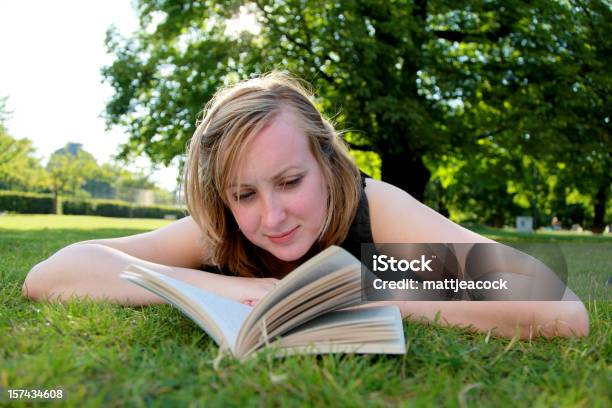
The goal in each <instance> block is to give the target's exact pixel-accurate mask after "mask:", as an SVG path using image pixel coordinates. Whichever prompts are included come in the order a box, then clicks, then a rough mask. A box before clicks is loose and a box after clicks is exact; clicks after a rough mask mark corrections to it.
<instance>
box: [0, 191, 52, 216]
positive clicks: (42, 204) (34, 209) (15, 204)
mask: <svg viewBox="0 0 612 408" xmlns="http://www.w3.org/2000/svg"><path fill="white" fill-rule="evenodd" d="M2 211H11V212H18V213H22V214H51V213H53V197H51V196H50V195H48V194H36V193H24V192H17V191H3V190H0V212H2Z"/></svg>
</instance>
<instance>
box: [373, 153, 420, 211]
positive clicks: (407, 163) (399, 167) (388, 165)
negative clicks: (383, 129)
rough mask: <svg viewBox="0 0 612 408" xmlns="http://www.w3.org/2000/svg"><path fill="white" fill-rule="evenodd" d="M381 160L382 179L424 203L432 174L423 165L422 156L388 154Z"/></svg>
mask: <svg viewBox="0 0 612 408" xmlns="http://www.w3.org/2000/svg"><path fill="white" fill-rule="evenodd" d="M381 159H382V166H381V175H382V179H383V180H384V181H386V182H387V183H390V184H393V185H394V186H396V187H399V188H401V189H402V190H404V191H406V192H407V193H409V194H410V195H412V196H413V197H414V198H416V199H417V200H419V201H421V202H422V201H423V198H424V195H425V186H426V185H427V182H428V181H429V176H430V173H429V170H427V167H425V164H423V160H422V159H421V156H420V155H414V154H410V153H403V154H390V153H386V154H383V155H382V156H381Z"/></svg>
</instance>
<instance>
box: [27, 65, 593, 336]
mask: <svg viewBox="0 0 612 408" xmlns="http://www.w3.org/2000/svg"><path fill="white" fill-rule="evenodd" d="M185 168H186V174H185V198H186V201H187V207H188V209H189V213H190V216H189V217H186V218H183V219H181V220H178V221H176V222H173V223H172V224H170V225H167V226H165V227H163V228H160V229H158V230H155V231H151V232H147V233H143V234H138V235H133V236H127V237H121V238H113V239H99V240H92V241H85V242H80V243H76V244H73V245H70V246H68V247H66V248H63V249H62V250H60V251H58V252H57V253H55V254H54V255H53V256H51V257H50V258H49V259H47V260H45V261H43V262H41V263H39V264H38V265H35V266H34V267H33V268H32V270H31V271H30V273H29V274H28V276H27V278H26V280H25V283H24V287H23V293H24V295H25V296H28V297H30V298H32V299H36V300H47V299H59V300H67V299H69V297H70V296H71V295H76V296H79V297H84V296H89V297H90V298H93V299H106V300H108V301H111V302H116V303H120V304H126V305H146V304H151V303H162V302H163V300H162V299H161V298H159V297H157V296H155V295H154V294H152V293H151V292H149V291H147V290H144V289H142V288H140V287H138V286H136V285H133V284H132V283H130V282H127V281H125V280H123V279H121V278H120V277H119V274H120V272H121V271H122V270H123V269H124V268H126V267H127V266H128V265H129V264H138V265H142V266H145V267H147V268H150V269H153V270H155V271H158V272H160V273H163V274H166V275H169V276H173V277H175V278H178V279H181V280H183V281H186V282H189V283H191V284H193V285H196V286H199V287H202V288H205V289H206V290H209V291H212V292H216V293H218V294H221V295H223V296H226V297H228V298H231V299H235V300H236V301H239V302H242V303H245V304H247V305H253V304H255V303H256V302H257V301H258V300H259V299H261V298H262V297H263V296H264V295H265V294H266V293H267V292H268V291H269V290H270V289H271V288H272V287H273V285H274V284H275V283H276V282H277V281H278V279H281V278H282V277H283V276H285V275H286V274H287V273H288V272H290V271H291V270H293V269H294V268H295V267H296V266H297V265H299V264H300V263H302V262H303V261H304V260H305V259H308V258H309V257H311V256H312V255H313V254H315V253H317V252H318V251H320V250H322V249H324V248H326V247H328V246H330V245H339V246H342V247H344V248H346V249H347V250H349V251H350V252H352V253H353V254H355V255H357V256H358V257H359V254H358V251H359V249H360V244H361V243H368V242H374V243H388V242H395V243H438V242H449V243H486V242H491V243H492V242H494V241H491V240H489V239H487V238H485V237H482V236H480V235H478V234H476V233H474V232H471V231H469V230H467V229H465V228H463V227H461V226H459V225H457V224H455V223H453V222H451V221H450V220H448V219H447V218H445V217H443V216H441V215H440V214H438V213H436V212H435V211H433V210H432V209H430V208H429V207H427V206H425V205H423V204H422V203H420V202H419V201H417V200H415V199H414V198H413V197H412V196H410V195H409V194H407V193H406V192H404V191H403V190H400V189H399V188H397V187H394V186H393V185H391V184H389V183H386V182H384V181H378V180H374V179H372V178H369V177H367V176H365V175H364V174H360V171H359V169H358V168H357V166H356V165H355V163H354V161H353V159H352V158H351V156H350V155H349V153H348V151H347V148H346V146H345V145H344V143H343V141H342V139H341V137H340V135H339V133H338V132H337V131H336V130H335V129H334V127H333V126H332V124H331V123H330V122H329V121H328V120H326V119H325V118H324V117H323V116H322V114H321V113H320V112H319V111H318V109H317V108H316V105H315V103H314V102H313V96H312V95H311V94H309V93H308V92H307V91H306V90H305V89H304V88H303V87H302V86H301V85H300V83H299V82H298V81H296V80H295V79H292V78H290V77H288V76H286V75H283V74H279V73H272V74H269V75H265V76H261V77H258V78H255V79H251V80H248V81H244V82H240V83H238V84H236V85H233V86H230V87H226V88H223V89H220V90H219V91H218V92H217V94H216V95H215V97H214V98H213V99H212V100H211V101H210V102H209V103H208V104H207V106H206V109H205V115H204V117H203V120H202V121H201V122H200V123H199V124H198V126H197V129H196V131H195V134H194V135H193V137H192V139H191V142H190V144H189V151H188V154H187V163H186V167H185ZM407 177H411V175H410V174H408V175H407ZM205 265H208V266H210V267H208V266H207V267H206V269H207V270H209V271H211V272H204V271H202V270H201V269H202V268H204V266H205ZM566 294H567V297H566V298H567V299H570V300H573V301H549V302H544V301H543V302H517V301H515V302H508V301H506V302H502V301H498V302H470V301H397V302H394V303H395V304H397V305H398V306H399V308H400V310H401V313H402V316H404V317H406V318H410V319H413V320H415V321H421V316H424V317H425V318H426V319H428V320H429V321H431V322H433V321H436V322H438V323H439V324H445V325H461V326H463V327H466V328H469V330H476V331H481V332H487V331H489V330H492V331H493V333H494V334H497V335H500V336H506V337H512V336H513V335H514V333H515V329H516V327H517V325H519V326H520V327H521V328H522V336H523V337H529V336H530V335H532V334H533V335H538V334H539V335H543V336H556V335H560V336H571V335H573V334H576V335H586V334H587V333H588V331H589V328H588V316H587V312H586V309H585V307H584V305H583V304H582V302H580V300H579V299H578V298H577V297H576V296H575V295H574V293H573V292H572V291H571V290H570V289H569V288H567V291H566Z"/></svg>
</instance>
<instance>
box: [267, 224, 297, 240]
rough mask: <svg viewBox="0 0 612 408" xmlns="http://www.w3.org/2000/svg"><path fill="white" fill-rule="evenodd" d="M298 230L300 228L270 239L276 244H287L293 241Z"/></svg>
mask: <svg viewBox="0 0 612 408" xmlns="http://www.w3.org/2000/svg"><path fill="white" fill-rule="evenodd" d="M298 228H299V226H298V227H295V228H294V229H292V230H291V231H288V232H286V233H285V234H281V235H268V239H270V241H272V242H273V243H275V244H286V243H288V242H290V241H291V240H292V239H293V237H294V236H295V233H296V232H297V229H298Z"/></svg>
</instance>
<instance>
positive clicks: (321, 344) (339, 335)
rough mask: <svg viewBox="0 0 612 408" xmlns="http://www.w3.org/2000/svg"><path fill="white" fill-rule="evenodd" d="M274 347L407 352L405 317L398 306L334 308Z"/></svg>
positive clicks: (281, 351)
mask: <svg viewBox="0 0 612 408" xmlns="http://www.w3.org/2000/svg"><path fill="white" fill-rule="evenodd" d="M272 347H277V349H278V350H277V352H276V356H277V357H281V356H288V355H292V354H296V353H300V354H310V353H315V354H320V353H360V354H365V353H386V354H404V353H406V341H405V337H404V329H403V324H402V318H401V314H400V312H399V309H398V308H397V307H396V306H374V307H367V308H360V309H350V310H338V311H334V312H330V313H327V314H325V315H323V316H319V317H317V318H316V319H313V320H311V321H309V322H308V323H305V324H304V325H302V326H299V327H297V328H295V329H293V330H292V331H290V332H289V333H287V334H285V335H284V336H283V337H282V338H280V339H278V340H277V341H275V342H273V343H272ZM260 350H261V349H260ZM260 350H258V351H256V352H255V353H254V354H257V353H258V352H259V351H260ZM254 354H253V355H254Z"/></svg>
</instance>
